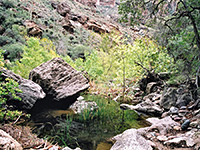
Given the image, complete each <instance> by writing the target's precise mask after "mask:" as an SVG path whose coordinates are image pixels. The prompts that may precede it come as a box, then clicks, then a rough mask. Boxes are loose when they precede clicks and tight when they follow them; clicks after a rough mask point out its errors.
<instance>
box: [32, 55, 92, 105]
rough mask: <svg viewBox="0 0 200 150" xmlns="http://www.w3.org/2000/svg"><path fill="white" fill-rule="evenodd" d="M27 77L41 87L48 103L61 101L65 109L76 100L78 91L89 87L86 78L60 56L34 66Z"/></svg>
mask: <svg viewBox="0 0 200 150" xmlns="http://www.w3.org/2000/svg"><path fill="white" fill-rule="evenodd" d="M29 78H30V79H31V80H32V81H34V82H36V83H38V84H39V85H40V86H41V87H42V88H43V90H44V91H45V92H46V94H47V97H48V99H46V101H48V103H50V102H54V103H53V105H57V104H58V105H59V104H61V103H59V101H60V102H61V101H62V102H64V103H65V104H62V105H60V106H61V107H63V108H65V109H66V107H68V106H69V105H71V104H72V103H73V102H75V101H76V99H77V98H78V96H79V94H80V92H82V91H84V90H86V89H88V88H89V84H88V80H87V79H86V78H85V77H84V76H83V75H82V74H81V73H80V72H78V71H76V70H75V69H74V68H72V67H71V66H70V65H69V64H67V63H66V62H65V61H64V60H63V59H61V58H54V59H52V60H50V61H48V62H46V63H43V64H41V65H40V66H38V67H36V68H35V69H33V70H32V71H31V72H30V75H29ZM51 105H52V104H51ZM38 106H39V105H38ZM51 107H53V106H51Z"/></svg>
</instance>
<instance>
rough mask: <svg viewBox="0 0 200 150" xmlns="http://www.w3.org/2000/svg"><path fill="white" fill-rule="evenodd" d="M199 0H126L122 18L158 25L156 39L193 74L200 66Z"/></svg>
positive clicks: (185, 72) (133, 23) (132, 21)
mask: <svg viewBox="0 0 200 150" xmlns="http://www.w3.org/2000/svg"><path fill="white" fill-rule="evenodd" d="M199 6H200V0H187V1H184V0H172V1H165V0H153V1H144V0H124V1H123V2H122V3H121V4H120V7H119V12H120V13H121V14H122V21H129V22H130V24H131V25H135V24H140V23H142V24H145V25H147V26H150V27H153V28H154V29H156V32H155V34H154V39H156V40H157V41H158V42H159V44H161V45H164V46H165V47H166V48H167V50H168V53H169V54H170V56H171V57H172V58H174V60H175V63H176V65H177V66H178V68H179V71H180V73H183V74H185V75H187V76H188V77H189V76H190V77H191V75H194V74H195V73H196V72H197V70H198V68H199V66H200V57H199V56H200V55H199V52H200V34H199V30H200V22H199V20H200V15H199V11H200V7H199Z"/></svg>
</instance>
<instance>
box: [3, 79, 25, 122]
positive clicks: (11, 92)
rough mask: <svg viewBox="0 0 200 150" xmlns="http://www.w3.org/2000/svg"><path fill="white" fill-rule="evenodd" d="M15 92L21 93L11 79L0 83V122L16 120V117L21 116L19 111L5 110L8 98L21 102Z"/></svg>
mask: <svg viewBox="0 0 200 150" xmlns="http://www.w3.org/2000/svg"><path fill="white" fill-rule="evenodd" d="M16 92H18V93H19V92H22V91H21V90H20V89H18V83H17V82H15V81H14V80H12V79H9V78H7V79H5V81H1V83H0V122H2V121H6V120H7V121H13V120H15V119H17V117H18V116H20V115H21V114H22V112H21V111H17V110H14V111H11V110H8V109H7V108H6V101H7V100H8V98H7V97H8V96H9V97H10V96H11V97H12V99H15V100H19V101H20V100H21V99H20V97H18V96H17V95H16Z"/></svg>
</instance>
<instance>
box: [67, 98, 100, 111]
mask: <svg viewBox="0 0 200 150" xmlns="http://www.w3.org/2000/svg"><path fill="white" fill-rule="evenodd" d="M70 109H72V110H73V111H74V113H75V114H81V113H83V111H84V110H89V111H95V110H97V109H98V106H97V104H96V103H95V102H87V101H84V100H77V101H76V102H74V103H73V104H72V105H71V106H70Z"/></svg>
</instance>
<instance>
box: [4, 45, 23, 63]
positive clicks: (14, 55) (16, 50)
mask: <svg viewBox="0 0 200 150" xmlns="http://www.w3.org/2000/svg"><path fill="white" fill-rule="evenodd" d="M23 48H24V45H23V44H21V43H14V44H9V45H5V46H3V47H2V49H4V50H5V51H6V53H7V54H8V56H7V57H8V59H9V60H10V61H14V60H15V59H20V57H21V55H22V53H23Z"/></svg>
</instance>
